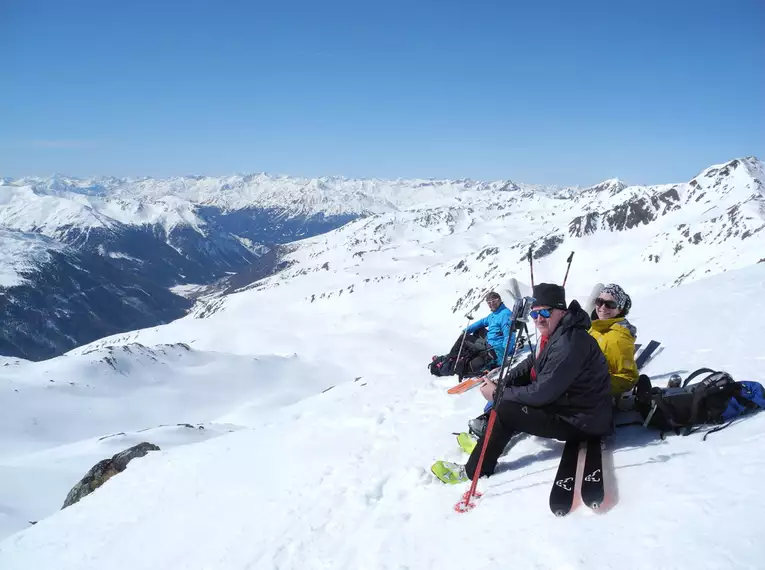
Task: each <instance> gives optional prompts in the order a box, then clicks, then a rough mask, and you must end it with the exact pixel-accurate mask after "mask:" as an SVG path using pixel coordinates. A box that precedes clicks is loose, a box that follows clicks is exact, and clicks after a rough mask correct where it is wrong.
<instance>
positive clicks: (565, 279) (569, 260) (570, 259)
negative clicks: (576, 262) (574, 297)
mask: <svg viewBox="0 0 765 570" xmlns="http://www.w3.org/2000/svg"><path fill="white" fill-rule="evenodd" d="M573 259H574V252H573V251H572V252H571V255H569V256H568V259H567V260H566V262H567V263H568V265H567V266H566V276H565V277H564V278H563V286H564V287H565V286H566V281H567V280H568V271H569V269H571V262H572V261H573Z"/></svg>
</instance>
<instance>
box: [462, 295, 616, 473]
mask: <svg viewBox="0 0 765 570" xmlns="http://www.w3.org/2000/svg"><path fill="white" fill-rule="evenodd" d="M533 297H534V299H535V300H534V306H533V307H532V311H531V318H532V319H534V324H535V325H536V327H537V330H538V331H539V334H540V340H539V343H538V346H537V354H536V356H534V355H529V357H528V358H527V359H526V360H525V361H524V362H522V363H521V364H519V365H518V366H516V367H515V368H513V369H512V370H511V371H510V373H509V377H508V382H507V387H506V388H505V391H504V394H503V395H502V402H501V403H500V405H499V409H498V410H497V421H496V423H495V424H494V428H493V430H492V433H491V437H490V439H489V444H488V446H487V448H486V456H485V457H484V461H483V466H482V469H481V471H482V473H481V474H482V475H491V474H492V473H493V472H494V468H495V467H496V465H497V460H498V459H499V456H500V454H501V453H502V451H503V450H504V448H505V446H506V445H507V443H508V442H509V441H510V438H511V437H512V435H513V434H514V433H517V432H525V433H529V434H532V435H536V436H540V437H548V438H552V439H558V440H561V441H565V440H568V439H586V438H587V437H591V436H603V435H608V434H610V433H611V430H612V408H611V397H610V395H609V390H610V387H611V378H610V376H609V372H608V364H607V363H606V359H605V357H604V356H603V352H602V351H601V350H600V347H599V346H598V343H597V341H596V340H595V339H594V338H592V336H590V334H588V332H587V330H588V329H589V328H590V318H589V316H588V315H587V313H586V312H585V311H584V310H583V309H582V308H581V307H580V306H579V303H578V302H577V301H572V302H571V304H570V305H569V306H568V308H566V293H565V290H564V289H563V287H561V286H559V285H553V284H550V283H540V284H538V285H537V286H535V287H534V291H533ZM496 388H497V386H496V384H494V383H492V382H485V383H484V385H483V386H482V387H481V393H482V394H483V395H484V397H485V398H486V399H487V400H492V399H493V395H494V391H495V390H496ZM482 447H483V437H481V439H480V440H479V441H478V444H477V445H476V446H475V449H474V450H473V452H472V453H471V455H470V459H469V460H468V462H467V465H465V475H466V476H467V477H469V478H470V479H472V478H473V475H474V474H475V468H476V466H477V464H478V458H479V456H480V453H481V449H482ZM450 482H451V481H450ZM455 482H456V481H455Z"/></svg>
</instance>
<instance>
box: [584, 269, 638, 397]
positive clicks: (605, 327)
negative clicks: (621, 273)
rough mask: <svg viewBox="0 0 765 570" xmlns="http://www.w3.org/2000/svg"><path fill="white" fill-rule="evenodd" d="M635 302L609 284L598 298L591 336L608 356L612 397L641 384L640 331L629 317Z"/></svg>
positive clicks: (616, 286)
mask: <svg viewBox="0 0 765 570" xmlns="http://www.w3.org/2000/svg"><path fill="white" fill-rule="evenodd" d="M631 307H632V299H630V296H629V295H627V293H626V292H625V291H624V289H622V288H621V287H620V286H619V285H617V284H616V283H609V284H608V285H606V286H605V287H603V289H601V290H600V293H599V294H598V296H597V297H596V298H595V311H594V312H593V314H592V327H591V328H590V334H591V335H592V336H593V337H594V338H595V340H597V341H598V345H599V346H600V350H602V351H603V354H605V355H606V361H607V362H608V372H609V373H610V374H611V395H612V396H619V394H622V393H623V392H626V391H627V390H631V389H632V388H633V386H635V384H636V383H637V379H638V375H639V374H638V369H637V364H635V337H636V336H637V329H636V328H635V327H634V326H633V325H632V324H630V322H629V321H628V320H627V319H626V318H625V317H626V316H627V314H628V313H629V312H630V308H631Z"/></svg>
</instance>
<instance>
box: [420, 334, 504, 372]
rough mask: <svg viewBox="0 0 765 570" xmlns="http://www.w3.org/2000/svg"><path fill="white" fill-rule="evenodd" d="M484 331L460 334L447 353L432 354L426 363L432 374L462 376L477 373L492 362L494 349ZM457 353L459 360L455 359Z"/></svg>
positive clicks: (488, 366)
mask: <svg viewBox="0 0 765 570" xmlns="http://www.w3.org/2000/svg"><path fill="white" fill-rule="evenodd" d="M485 336H486V333H485V331H482V330H481V331H476V332H475V333H471V334H468V335H466V336H465V338H464V339H463V337H462V335H460V336H459V337H458V338H457V340H456V342H455V343H454V345H453V346H452V348H451V350H450V351H449V354H444V355H443V356H434V357H433V359H432V360H431V362H430V363H428V370H430V373H431V374H433V375H434V376H451V375H453V374H456V375H457V376H459V378H460V379H462V377H463V376H470V375H474V374H479V373H480V372H482V371H484V370H486V369H488V368H490V367H491V365H492V364H493V362H494V351H493V350H491V347H490V346H489V345H488V344H487V342H486V338H485ZM457 355H459V360H458V359H457Z"/></svg>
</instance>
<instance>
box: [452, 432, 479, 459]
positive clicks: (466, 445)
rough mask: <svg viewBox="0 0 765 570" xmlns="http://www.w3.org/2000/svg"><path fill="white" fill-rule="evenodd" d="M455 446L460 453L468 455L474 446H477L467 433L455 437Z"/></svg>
mask: <svg viewBox="0 0 765 570" xmlns="http://www.w3.org/2000/svg"><path fill="white" fill-rule="evenodd" d="M457 444H458V445H459V446H460V448H461V449H462V451H464V452H465V453H467V454H468V455H470V454H471V453H473V450H474V449H475V446H476V445H478V440H477V439H476V438H474V437H473V436H472V435H470V434H469V433H467V432H464V431H463V432H462V433H461V434H459V435H458V436H457Z"/></svg>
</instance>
